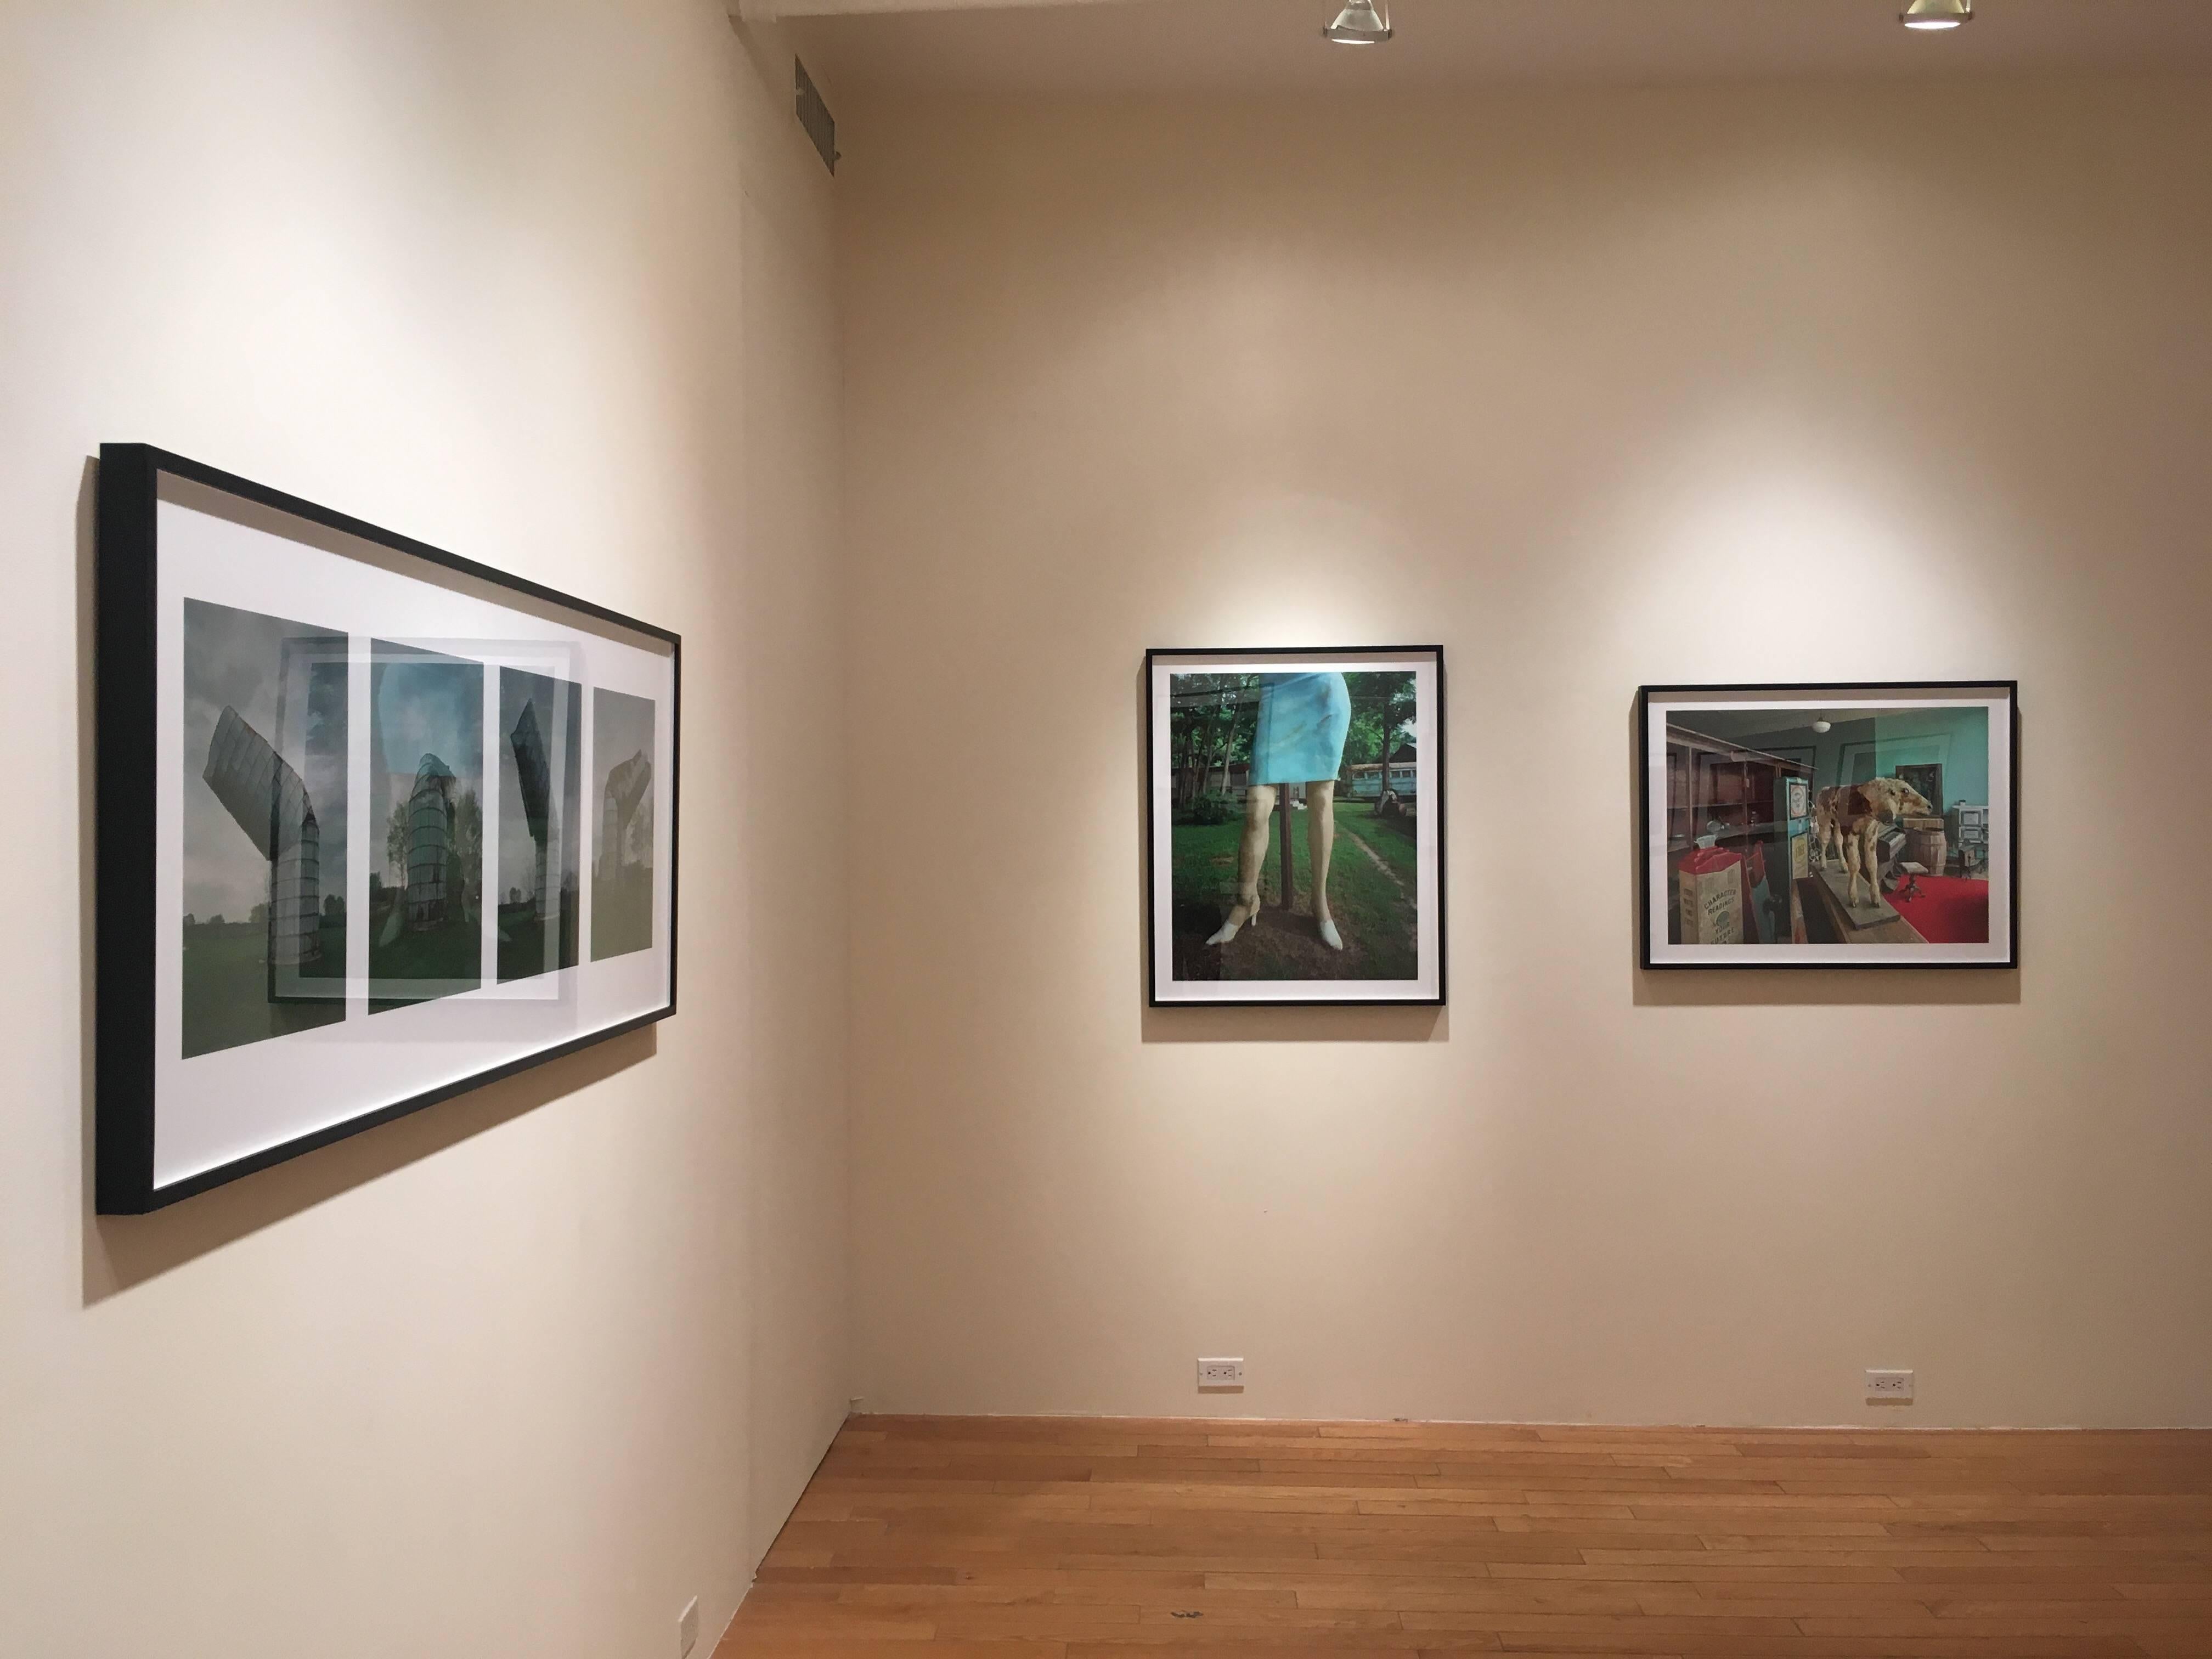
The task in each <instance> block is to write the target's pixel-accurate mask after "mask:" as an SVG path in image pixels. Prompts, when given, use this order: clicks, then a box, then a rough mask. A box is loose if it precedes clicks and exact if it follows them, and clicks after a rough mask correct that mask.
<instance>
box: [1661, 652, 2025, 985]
mask: <svg viewBox="0 0 2212 1659" xmlns="http://www.w3.org/2000/svg"><path fill="white" fill-rule="evenodd" d="M1637 741H1638V776H1639V777H1640V779H1641V781H1642V783H1641V790H1640V798H1639V801H1638V806H1639V813H1638V840H1639V845H1640V847H1641V857H1640V859H1639V860H1638V867H1639V872H1640V876H1641V892H1640V895H1639V901H1640V902H1639V905H1638V909H1639V915H1640V927H1641V929H1642V933H1643V947H1644V948H1643V959H1644V966H1645V967H1647V968H1814V967H1820V968H1905V967H1911V968H2013V967H2016V966H2018V965H2019V927H2020V860H2019V830H2018V823H2019V815H2020V764H2019V762H2020V707H2019V687H2018V685H2017V684H2015V682H2013V681H2010V680H1992V681H1952V680H1942V681H1931V682H1923V683H1917V684H1904V683H1891V682H1879V683H1868V684H1807V685H1647V686H1645V687H1644V688H1643V689H1642V690H1641V691H1639V692H1638V696H1637Z"/></svg>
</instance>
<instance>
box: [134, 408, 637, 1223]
mask: <svg viewBox="0 0 2212 1659" xmlns="http://www.w3.org/2000/svg"><path fill="white" fill-rule="evenodd" d="M98 506H99V529H98V599H99V659H98V690H97V701H98V732H97V737H98V743H99V777H98V789H99V832H98V833H99V848H98V880H99V892H98V909H99V916H98V939H99V952H100V955H99V972H98V984H99V1007H98V1020H99V1033H98V1060H97V1066H96V1077H95V1083H96V1087H97V1091H98V1094H97V1100H96V1105H95V1114H96V1133H97V1141H98V1145H97V1178H96V1187H97V1203H98V1206H99V1208H100V1210H101V1211H102V1212H108V1213H113V1212H140V1211H145V1210H149V1209H155V1208H158V1207H160V1206H162V1205H165V1204H170V1203H173V1202H175V1201H176V1200H179V1199H181V1198H185V1197H188V1196H190V1195H191V1194H194V1193H198V1192H203V1191H204V1190H206V1189H207V1188H210V1187H213V1186H216V1185H218V1184H220V1183H221V1182H226V1181H229V1180H232V1179H234V1178H235V1177H237V1176H241V1175H245V1174H246V1173H248V1172H250V1171H252V1170H258V1169H260V1168H262V1167H264V1165H267V1164H273V1163H276V1162H277V1161H278V1160H280V1159H283V1158H289V1157H292V1156H294V1155H295V1154H297V1153H300V1152H305V1151H307V1150H308V1149H309V1148H311V1147H314V1146H321V1145H323V1144H325V1142H328V1141H331V1140H334V1139H338V1138H339V1137H341V1136H343V1135H348V1134H351V1133H356V1132H357V1131H359V1130H362V1129H364V1128H366V1127H368V1126H370V1125H371V1124H374V1123H378V1122H381V1121H385V1120H386V1119H388V1118H391V1117H394V1116H397V1115H399V1114H401V1113H403V1112H408V1111H412V1110H415V1109H417V1108H420V1107H422V1106H426V1105H428V1104H430V1103H432V1102H434V1101H438V1100H441V1099H444V1098H446V1097H448V1096H451V1095H453V1094H455V1093H458V1092H459V1091H462V1090H464V1089H467V1088H471V1087H473V1086H476V1085H479V1084H482V1083H484V1082H487V1081H489V1080H490V1079H493V1078H496V1077H500V1076H503V1075H505V1074H507V1073H511V1072H514V1071H517V1070H520V1069H521V1068H522V1067H524V1066H532V1065H535V1064H538V1063H540V1062H542V1061H544V1060H550V1059H552V1058H554V1057H555V1056H556V1055H558V1054H566V1053H568V1052H569V1051H571V1050H573V1049H575V1048H580V1047H582V1046H583V1045H585V1044H586V1043H590V1042H599V1041H602V1040H604V1039H605V1038H607V1037H610V1036H614V1035H615V1034H616V1033H617V1032H620V1031H624V1030H629V1029H631V1028H633V1027H635V1026H638V1025H641V1024H647V1023H649V1022H651V1021H653V1020H657V1019H662V1018H666V1017H667V1016H668V1015H670V1014H671V1013H673V1012H675V1009H676V783H677V743H678V678H679V641H678V638H677V636H676V635H674V634H671V633H670V632H668V631H667V630H666V629H659V628H653V627H651V626H648V625H647V624H646V623H640V622H636V621H634V620H632V619H631V618H629V617H623V616H620V615H617V613H615V612H613V611H607V610H605V609H602V608H601V607H599V606H597V605H590V604H587V603H586V602H585V601H583V600H581V599H573V598H570V597H568V595H565V594H561V593H556V592H553V591H552V590H550V589H549V588H544V587H541V586H537V585H536V584H534V583H531V582H527V581H523V580H519V579H517V578H515V577H512V576H508V575H505V574H501V573H500V572H498V571H495V570H492V569H489V568H486V567H484V566H483V565H479V564H475V563H471V562H469V561H468V560H465V559H462V558H458V557H456V556H453V555H452V554H449V553H445V552H442V551H441V550H438V549H436V548H434V547H430V546H428V545H426V544H422V543H420V542H416V541H414V540H411V539H410V538H406V537H404V536H398V535H394V534H392V532H388V531H384V530H380V529H377V528H376V527H375V526H372V525H368V524H363V523H362V522H360V521H359V520H354V519H351V518H348V517H346V516H345V515H343V514H342V513H333V512H331V511H329V510H328V509H326V508H323V507H316V506H314V505H313V504H312V503H310V502H307V501H300V500H297V499H295V497H292V496H289V495H283V494H282V493H280V492H278V491H276V490H273V489H265V488H264V487H262V486H260V485H258V484H254V483H248V482H247V481H246V480H245V479H243V478H238V477H231V476H230V475H228V474H227V473H223V472H219V471H216V470H215V469H214V468H212V467H207V466H203V465H199V464H197V463H196V462H193V461H189V460H186V459H183V458H182V457H180V456H177V455H172V454H169V453H166V452H164V451H161V450H158V449H155V448H152V447H149V446H146V445H143V444H110V445H106V446H103V447H102V448H101V450H100V477H99V495H98Z"/></svg>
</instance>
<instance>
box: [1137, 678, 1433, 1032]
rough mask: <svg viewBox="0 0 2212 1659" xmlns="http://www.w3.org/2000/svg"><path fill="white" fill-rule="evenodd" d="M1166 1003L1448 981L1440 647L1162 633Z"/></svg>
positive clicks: (1362, 991)
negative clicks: (1217, 642) (1231, 642)
mask: <svg viewBox="0 0 2212 1659" xmlns="http://www.w3.org/2000/svg"><path fill="white" fill-rule="evenodd" d="M1145 684H1146V701H1147V704H1148V708H1149V717H1148V726H1149V739H1148V753H1147V757H1146V894H1147V906H1148V911H1149V916H1150V929H1151V933H1150V957H1151V961H1150V968H1149V982H1150V985H1151V1000H1152V1006H1155V1007H1173V1006H1214V1007H1219V1006H1225V1005H1228V1006H1273V1005H1276V1004H1281V1003H1325V1004H1336V1005H1343V1004H1358V1003H1414V1004H1423V1003H1425V1004H1441V1003H1442V1002H1443V1000H1444V902H1443V900H1444V878H1443V828H1444V659H1443V648H1442V647H1439V646H1433V645H1420V646H1377V647H1369V648H1360V649H1343V648H1339V647H1304V646H1299V647H1289V648H1286V649H1282V650H1271V651H1259V650H1224V651H1164V650H1159V651H1149V652H1146V653H1145Z"/></svg>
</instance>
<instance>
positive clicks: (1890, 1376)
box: [1866, 1371, 1912, 1403]
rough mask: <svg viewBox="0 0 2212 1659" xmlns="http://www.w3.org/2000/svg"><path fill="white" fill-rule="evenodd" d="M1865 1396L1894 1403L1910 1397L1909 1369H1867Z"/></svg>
mask: <svg viewBox="0 0 2212 1659" xmlns="http://www.w3.org/2000/svg"><path fill="white" fill-rule="evenodd" d="M1866 1397H1867V1398H1868V1399H1869V1400H1885V1401H1891V1402H1893V1403H1894V1402H1895V1401H1900V1400H1905V1401H1909V1400H1911V1398H1912V1373H1911V1371H1869V1372H1868V1373H1867V1374H1866Z"/></svg>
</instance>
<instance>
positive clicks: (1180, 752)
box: [1168, 669, 1414, 807]
mask: <svg viewBox="0 0 2212 1659" xmlns="http://www.w3.org/2000/svg"><path fill="white" fill-rule="evenodd" d="M1344 682H1345V688H1346V690H1348V691H1349V692H1350V693H1351V695H1352V727H1351V730H1350V732H1348V733H1347V734H1346V738H1345V743H1344V767H1345V771H1344V773H1342V774H1340V776H1343V775H1349V771H1350V769H1351V768H1352V767H1354V766H1364V765H1370V764H1373V763H1376V762H1379V761H1382V760H1383V759H1385V758H1386V757H1389V755H1392V754H1394V753H1395V752H1396V750H1397V749H1398V747H1399V737H1400V734H1401V733H1402V732H1404V731H1405V729H1406V727H1407V725H1408V724H1410V723H1411V721H1412V720H1413V714H1414V692H1413V674H1412V673H1411V672H1410V671H1406V670H1402V669H1401V670H1396V671H1389V672H1383V673H1364V674H1346V676H1345V677H1344ZM1169 697H1170V703H1169V713H1168V756H1169V767H1170V776H1171V777H1172V779H1173V781H1174V786H1173V787H1174V794H1173V799H1174V803H1175V805H1176V806H1178V807H1182V806H1188V805H1189V804H1190V803H1191V802H1193V801H1194V800H1196V799H1198V798H1199V797H1200V795H1207V794H1225V793H1228V791H1229V787H1230V783H1229V780H1230V777H1231V774H1232V773H1233V772H1234V771H1235V769H1237V767H1238V766H1240V765H1249V764H1250V763H1251V759H1252V740H1253V737H1254V735H1255V729H1256V727H1257V726H1258V723H1259V709H1260V677H1259V676H1258V675H1257V674H1176V675H1175V676H1173V677H1171V678H1170V681H1169ZM1308 781H1312V780H1308Z"/></svg>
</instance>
